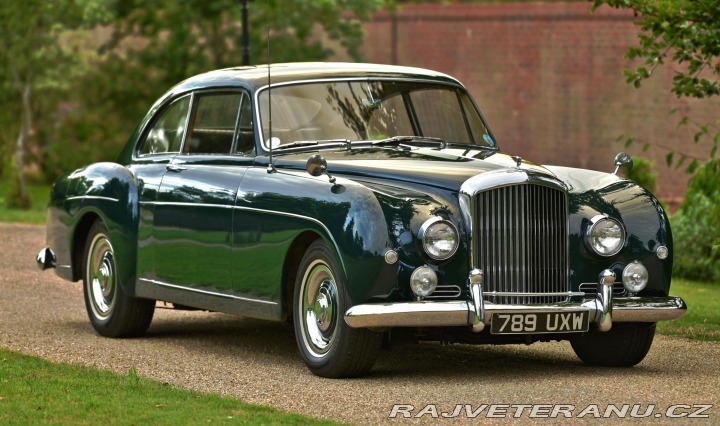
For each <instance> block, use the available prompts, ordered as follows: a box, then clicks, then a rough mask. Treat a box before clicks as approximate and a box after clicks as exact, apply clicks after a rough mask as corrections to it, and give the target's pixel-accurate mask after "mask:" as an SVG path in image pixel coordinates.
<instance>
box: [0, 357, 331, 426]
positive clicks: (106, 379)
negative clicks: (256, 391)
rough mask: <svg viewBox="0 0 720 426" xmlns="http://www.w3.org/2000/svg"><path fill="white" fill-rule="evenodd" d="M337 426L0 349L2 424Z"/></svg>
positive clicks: (0, 413)
mask: <svg viewBox="0 0 720 426" xmlns="http://www.w3.org/2000/svg"><path fill="white" fill-rule="evenodd" d="M208 423H212V424H215V423H221V424H227V425H290V424H292V425H334V424H337V423H333V422H328V421H320V420H317V419H313V418H311V417H306V416H302V415H299V414H292V413H285V412H282V411H279V410H275V409H272V408H268V407H261V406H257V405H250V404H246V403H244V402H241V401H238V400H234V399H230V398H222V397H220V396H216V395H210V394H203V393H199V392H191V391H187V390H183V389H179V388H176V387H174V386H171V385H167V384H163V383H160V382H157V381H153V380H149V379H145V378H142V377H139V376H138V375H137V373H135V371H134V370H130V371H129V372H128V374H126V375H120V374H114V373H110V372H105V371H100V370H98V369H95V368H89V367H79V366H74V365H69V364H55V363H51V362H49V361H45V360H43V359H40V358H36V357H31V356H27V355H21V354H18V353H16V352H11V351H9V350H6V349H0V424H3V425H26V424H62V425H95V424H103V425H116V424H117V425H133V424H135V425H195V424H208Z"/></svg>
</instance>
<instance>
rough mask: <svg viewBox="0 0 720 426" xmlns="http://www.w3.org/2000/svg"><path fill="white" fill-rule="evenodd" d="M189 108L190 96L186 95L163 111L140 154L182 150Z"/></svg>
mask: <svg viewBox="0 0 720 426" xmlns="http://www.w3.org/2000/svg"><path fill="white" fill-rule="evenodd" d="M189 109H190V96H185V97H183V98H180V99H178V100H177V101H175V102H174V103H172V104H171V105H170V106H169V107H168V108H167V109H166V110H165V111H163V112H162V113H161V115H160V118H158V119H157V121H155V124H154V125H153V126H152V129H150V131H149V132H148V135H147V137H146V138H145V142H144V143H143V145H142V147H141V148H140V154H161V153H166V152H180V147H181V146H182V141H183V136H184V135H185V128H186V127H187V119H188V110H189Z"/></svg>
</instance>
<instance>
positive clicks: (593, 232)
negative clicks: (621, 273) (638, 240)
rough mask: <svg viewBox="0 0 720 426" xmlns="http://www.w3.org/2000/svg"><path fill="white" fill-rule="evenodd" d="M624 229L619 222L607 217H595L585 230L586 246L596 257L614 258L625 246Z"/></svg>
mask: <svg viewBox="0 0 720 426" xmlns="http://www.w3.org/2000/svg"><path fill="white" fill-rule="evenodd" d="M625 236H626V233H625V227H624V226H623V225H622V223H620V221H619V220H617V219H613V218H611V217H607V216H595V217H594V218H592V219H591V220H590V226H589V227H588V230H587V235H586V239H585V241H586V243H587V246H588V247H589V248H590V249H591V250H592V251H593V252H594V253H595V254H597V255H599V256H603V257H609V256H614V255H616V254H618V253H619V252H620V250H622V248H623V246H624V245H625Z"/></svg>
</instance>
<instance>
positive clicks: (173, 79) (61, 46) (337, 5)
mask: <svg viewBox="0 0 720 426" xmlns="http://www.w3.org/2000/svg"><path fill="white" fill-rule="evenodd" d="M7 3H8V4H3V7H2V8H0V48H2V49H3V53H4V54H3V55H2V56H0V76H1V77H2V78H0V100H1V101H3V105H7V107H5V108H3V110H2V111H0V124H8V125H7V126H5V125H3V126H0V142H1V143H0V155H1V156H2V158H3V164H6V163H7V164H10V163H9V161H10V160H9V159H10V158H11V157H13V156H14V155H13V153H14V152H16V151H17V150H15V149H14V148H13V143H14V141H15V139H16V136H17V134H19V132H20V129H21V127H20V126H19V125H18V124H16V123H20V122H22V120H21V119H20V117H21V114H22V113H23V111H22V110H23V109H22V107H21V105H22V102H21V96H20V95H21V92H20V91H18V87H16V86H17V85H15V84H13V79H12V78H11V77H12V74H13V72H15V71H13V70H14V69H18V70H20V71H18V72H17V73H18V74H19V75H20V76H21V78H22V81H25V80H26V79H29V80H30V81H31V82H32V83H31V89H32V90H31V93H32V94H33V95H34V96H33V97H32V100H31V102H30V108H29V112H30V114H29V116H31V117H32V118H34V120H33V122H32V124H31V125H30V126H29V130H28V131H27V135H28V138H27V141H29V145H28V144H27V143H25V144H24V146H23V148H22V149H21V150H19V151H17V152H22V153H26V154H30V156H31V158H30V160H31V161H32V162H33V163H37V164H39V165H40V170H41V172H42V175H44V177H45V179H46V180H47V181H53V180H54V179H55V178H56V177H57V176H58V175H59V174H61V173H63V172H65V171H68V170H72V169H74V168H76V167H78V166H80V165H83V164H87V163H90V162H94V161H108V160H109V161H112V160H114V158H115V155H116V154H117V153H118V152H119V150H120V147H121V146H122V145H123V144H124V143H125V141H126V138H127V136H128V135H129V134H130V133H131V132H132V129H133V127H134V126H135V124H136V123H137V122H138V121H139V120H140V118H142V116H143V115H144V114H145V113H146V112H147V110H148V108H149V107H150V105H151V104H152V103H153V102H154V101H155V100H156V99H157V98H158V97H159V96H160V95H161V94H162V93H164V92H165V91H166V90H168V89H169V88H170V87H171V86H173V85H175V84H177V83H179V82H180V81H182V80H184V79H186V78H188V77H190V76H192V75H195V74H198V73H201V72H205V71H209V70H212V69H217V68H224V67H230V66H237V65H240V62H241V57H242V55H241V53H242V52H241V49H242V46H241V34H242V26H241V5H240V1H238V0H184V1H172V2H146V1H139V0H123V1H119V0H67V1H63V2H55V1H49V2H48V1H41V0H23V1H11V2H7ZM382 4H383V2H382V0H372V1H362V0H296V1H292V2H289V1H281V0H264V1H263V0H250V2H249V8H248V9H249V18H250V22H249V30H250V52H251V62H252V63H253V64H261V63H266V62H267V61H268V59H267V44H268V43H267V41H268V35H269V38H270V49H271V55H272V56H271V61H272V62H285V61H321V60H325V59H327V58H328V57H329V55H331V54H332V50H331V48H330V47H329V45H330V44H331V45H333V46H335V48H340V49H346V50H347V51H348V53H349V54H350V55H351V57H353V58H355V59H362V58H361V55H360V53H359V48H360V46H361V45H362V40H363V32H362V21H363V20H366V19H368V18H369V14H370V13H371V12H372V11H374V10H376V9H377V8H379V7H380V6H382ZM97 24H101V25H100V26H97ZM10 58H12V60H11V59H10ZM26 71H27V72H26ZM38 93H42V95H38ZM8 129H13V130H12V132H9V130H8ZM11 133H12V134H11ZM24 169H27V166H25V167H24V166H22V165H21V166H19V167H2V168H0V174H2V175H3V178H4V179H5V180H8V179H9V178H10V175H11V174H13V173H14V172H12V170H18V173H17V174H18V175H19V176H22V175H23V173H24ZM11 172H12V173H11Z"/></svg>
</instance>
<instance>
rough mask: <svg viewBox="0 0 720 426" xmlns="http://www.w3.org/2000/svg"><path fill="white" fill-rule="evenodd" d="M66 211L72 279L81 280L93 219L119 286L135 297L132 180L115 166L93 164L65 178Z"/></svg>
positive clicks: (134, 190)
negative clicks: (101, 229) (105, 238)
mask: <svg viewBox="0 0 720 426" xmlns="http://www.w3.org/2000/svg"><path fill="white" fill-rule="evenodd" d="M67 179H68V181H69V185H68V189H67V195H66V198H65V211H66V212H67V215H68V218H69V219H68V220H69V222H70V229H72V231H71V238H70V241H69V244H70V250H69V251H70V253H72V254H73V256H72V259H73V261H72V264H71V266H72V277H73V279H74V280H79V279H81V278H82V258H83V254H82V253H83V250H84V246H85V241H86V239H87V232H88V230H89V228H90V225H91V224H92V222H93V221H94V220H93V219H94V218H99V219H100V220H102V221H103V223H104V224H105V226H106V227H107V230H108V233H109V234H110V241H111V243H112V245H113V250H114V252H115V259H116V262H117V274H118V283H119V284H120V285H121V286H123V289H124V290H125V291H126V292H127V293H128V294H130V295H133V294H134V293H135V276H136V265H137V230H138V190H137V181H136V180H135V176H134V175H133V174H132V173H131V172H130V171H129V170H128V169H127V168H125V167H123V166H121V165H119V164H116V163H96V164H93V165H91V166H88V167H86V168H83V169H79V170H77V171H75V172H73V173H72V174H70V175H69V176H68V177H67Z"/></svg>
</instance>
